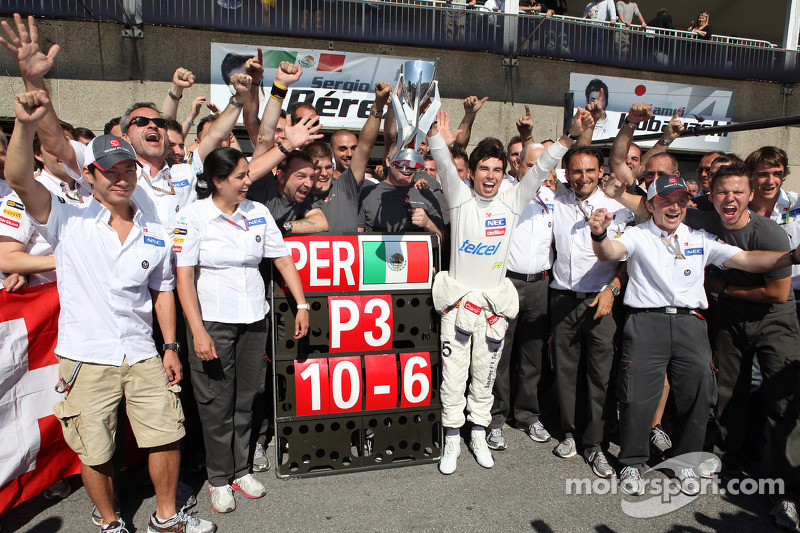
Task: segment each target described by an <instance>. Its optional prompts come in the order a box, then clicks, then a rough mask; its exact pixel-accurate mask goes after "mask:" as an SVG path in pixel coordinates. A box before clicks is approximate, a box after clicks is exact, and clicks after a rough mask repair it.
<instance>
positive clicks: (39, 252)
mask: <svg viewBox="0 0 800 533" xmlns="http://www.w3.org/2000/svg"><path fill="white" fill-rule="evenodd" d="M36 181H38V182H39V183H41V184H42V185H44V186H45V188H46V189H47V190H48V191H50V192H51V193H52V194H53V195H55V196H57V197H59V198H61V199H62V200H65V201H67V202H69V203H71V204H73V205H76V206H85V205H87V204H88V203H89V200H91V196H88V197H87V196H83V195H82V194H80V192H78V190H71V189H70V188H69V186H67V184H66V183H65V182H64V181H61V180H60V179H58V178H56V177H55V176H52V175H51V174H48V173H47V172H45V171H42V172H40V173H39V175H38V176H36ZM78 189H80V186H79V187H78ZM65 191H66V194H64V193H65ZM0 237H9V238H11V239H14V240H15V241H17V242H19V243H21V244H24V245H25V248H24V250H23V251H24V252H25V253H26V254H29V255H36V256H49V255H53V248H52V247H51V246H50V244H49V243H48V242H47V241H46V240H45V238H44V237H42V235H41V234H40V233H39V232H38V231H36V228H35V227H34V226H33V221H32V219H31V218H30V217H29V216H28V215H27V213H25V206H24V205H23V204H22V200H20V198H19V196H17V193H15V192H12V193H11V194H9V195H8V196H6V197H4V198H3V202H2V204H0ZM55 280H56V271H55V270H51V271H49V272H39V273H36V274H31V275H30V276H28V285H29V286H31V287H33V286H34V285H41V284H42V283H50V282H51V281H55Z"/></svg>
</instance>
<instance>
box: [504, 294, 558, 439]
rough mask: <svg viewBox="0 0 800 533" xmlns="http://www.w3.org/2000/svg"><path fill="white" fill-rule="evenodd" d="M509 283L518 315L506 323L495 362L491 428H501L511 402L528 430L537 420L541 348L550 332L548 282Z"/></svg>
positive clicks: (516, 415)
mask: <svg viewBox="0 0 800 533" xmlns="http://www.w3.org/2000/svg"><path fill="white" fill-rule="evenodd" d="M511 282H512V283H513V284H514V287H515V288H516V289H517V294H519V315H517V318H515V319H514V320H510V321H509V323H508V329H507V330H506V337H505V341H504V342H503V353H502V354H501V355H500V361H499V362H498V363H497V377H496V378H495V380H494V389H493V391H492V394H494V404H493V405H492V423H491V424H490V427H491V428H499V427H503V424H504V423H505V422H506V421H507V420H508V418H509V416H510V415H511V412H512V407H511V405H512V403H513V405H514V407H513V414H514V419H515V420H516V423H517V425H518V426H520V427H523V426H524V427H527V426H529V425H531V424H533V423H534V422H536V421H538V420H539V397H538V395H537V392H538V387H539V378H541V376H542V346H543V345H544V341H545V337H546V335H547V332H548V329H549V318H548V316H547V284H548V282H549V280H547V279H543V280H540V281H532V282H526V281H522V280H518V279H513V278H511ZM512 387H514V388H515V394H512V392H511V389H512ZM512 398H513V399H512Z"/></svg>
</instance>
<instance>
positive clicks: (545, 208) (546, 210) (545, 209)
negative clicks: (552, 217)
mask: <svg viewBox="0 0 800 533" xmlns="http://www.w3.org/2000/svg"><path fill="white" fill-rule="evenodd" d="M533 201H534V202H536V203H537V204H539V205H540V206H542V209H544V212H545V213H550V209H548V208H547V204H546V203H544V200H542V197H541V196H539V193H538V192H537V193H536V196H534V198H533ZM578 205H580V204H578ZM581 211H583V209H581ZM583 216H584V217H585V216H586V214H584V215H583ZM587 220H588V219H587Z"/></svg>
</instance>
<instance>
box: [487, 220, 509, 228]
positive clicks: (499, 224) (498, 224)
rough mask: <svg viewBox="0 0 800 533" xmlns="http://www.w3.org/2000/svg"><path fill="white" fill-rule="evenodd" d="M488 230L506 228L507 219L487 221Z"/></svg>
mask: <svg viewBox="0 0 800 533" xmlns="http://www.w3.org/2000/svg"><path fill="white" fill-rule="evenodd" d="M486 227H487V228H504V227H506V219H504V218H490V219H489V220H487V221H486Z"/></svg>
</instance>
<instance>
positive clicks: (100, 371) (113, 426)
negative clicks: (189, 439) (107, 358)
mask: <svg viewBox="0 0 800 533" xmlns="http://www.w3.org/2000/svg"><path fill="white" fill-rule="evenodd" d="M75 365H76V362H75V361H72V360H70V359H65V358H63V357H62V358H61V361H60V362H59V365H58V376H59V378H63V379H64V380H68V379H69V377H70V375H71V374H72V370H73V369H74V368H75ZM180 390H181V387H180V385H170V384H169V380H168V379H167V374H166V372H165V371H164V367H163V366H162V365H161V357H151V358H150V359H146V360H144V361H141V362H139V363H136V364H135V365H133V366H129V365H128V360H127V359H125V360H124V361H123V363H122V366H112V365H98V364H94V363H84V364H83V366H81V368H80V370H79V371H78V376H77V379H76V380H75V383H74V384H73V385H72V389H71V390H70V391H69V393H67V396H66V399H65V400H64V401H63V402H58V403H57V404H56V405H55V406H54V407H53V411H54V412H55V415H56V417H57V418H58V419H59V420H60V421H61V428H62V430H63V432H64V440H66V441H67V444H68V445H69V447H70V448H72V449H73V450H74V451H75V453H77V454H78V457H79V458H80V460H81V462H83V463H84V464H87V465H89V466H97V465H101V464H104V463H107V462H108V461H110V460H111V457H112V456H113V455H114V436H115V434H116V432H117V407H118V405H119V403H120V401H121V400H122V398H123V397H124V398H125V409H126V411H127V414H128V420H130V423H131V428H132V429H133V434H134V435H135V436H136V443H137V444H138V445H139V447H140V448H153V447H156V446H163V445H166V444H171V443H173V442H177V441H179V440H180V439H181V438H183V436H184V434H185V431H184V429H183V409H182V408H181V402H180V400H179V399H178V392H179V391H180Z"/></svg>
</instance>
